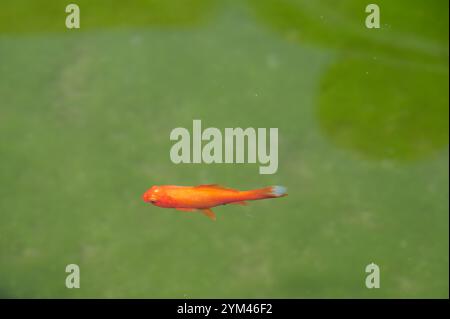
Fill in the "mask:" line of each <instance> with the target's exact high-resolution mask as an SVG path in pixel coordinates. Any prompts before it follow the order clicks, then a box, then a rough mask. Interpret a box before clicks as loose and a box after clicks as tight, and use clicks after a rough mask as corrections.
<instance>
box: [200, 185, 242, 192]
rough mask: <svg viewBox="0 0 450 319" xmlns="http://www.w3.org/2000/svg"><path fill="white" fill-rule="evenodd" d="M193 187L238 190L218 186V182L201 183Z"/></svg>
mask: <svg viewBox="0 0 450 319" xmlns="http://www.w3.org/2000/svg"><path fill="white" fill-rule="evenodd" d="M195 188H210V189H211V188H214V189H221V190H227V191H234V192H238V190H237V189H233V188H227V187H223V186H220V185H219V184H203V185H198V186H195Z"/></svg>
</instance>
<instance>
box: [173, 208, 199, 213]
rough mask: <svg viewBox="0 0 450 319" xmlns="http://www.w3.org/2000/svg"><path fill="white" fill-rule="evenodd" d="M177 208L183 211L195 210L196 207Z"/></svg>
mask: <svg viewBox="0 0 450 319" xmlns="http://www.w3.org/2000/svg"><path fill="white" fill-rule="evenodd" d="M175 209H176V210H179V211H181V212H193V211H194V210H195V208H180V207H179V208H175Z"/></svg>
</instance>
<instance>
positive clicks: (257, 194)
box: [242, 185, 287, 200]
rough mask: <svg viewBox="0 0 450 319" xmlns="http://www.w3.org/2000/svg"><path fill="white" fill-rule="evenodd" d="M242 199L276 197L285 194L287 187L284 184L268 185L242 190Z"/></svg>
mask: <svg viewBox="0 0 450 319" xmlns="http://www.w3.org/2000/svg"><path fill="white" fill-rule="evenodd" d="M242 193H243V194H242V195H243V200H258V199H265V198H278V197H283V196H287V188H286V187H284V186H278V185H277V186H269V187H264V188H260V189H254V190H251V191H245V192H242Z"/></svg>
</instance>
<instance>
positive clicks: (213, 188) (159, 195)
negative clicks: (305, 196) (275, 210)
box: [142, 184, 287, 220]
mask: <svg viewBox="0 0 450 319" xmlns="http://www.w3.org/2000/svg"><path fill="white" fill-rule="evenodd" d="M286 195H287V193H286V188H285V187H283V186H269V187H265V188H261V189H255V190H249V191H239V190H236V189H232V188H225V187H222V186H219V185H216V184H211V185H199V186H192V187H191V186H174V185H163V186H153V187H151V188H150V189H148V190H147V191H146V192H145V193H144V195H143V196H142V198H143V199H144V201H145V202H147V203H152V204H153V205H155V206H159V207H163V208H175V209H177V210H180V211H184V212H193V211H200V212H202V213H203V214H205V215H206V216H208V217H209V218H211V219H212V220H216V215H215V214H214V212H213V211H212V210H211V207H215V206H219V205H226V204H237V205H246V203H245V201H247V200H258V199H266V198H277V197H283V196H286Z"/></svg>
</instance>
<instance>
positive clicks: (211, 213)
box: [201, 208, 216, 220]
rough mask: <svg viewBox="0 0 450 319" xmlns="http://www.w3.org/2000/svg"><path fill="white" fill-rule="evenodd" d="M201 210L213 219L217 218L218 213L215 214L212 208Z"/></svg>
mask: <svg viewBox="0 0 450 319" xmlns="http://www.w3.org/2000/svg"><path fill="white" fill-rule="evenodd" d="M201 211H202V213H203V214H204V215H205V216H208V217H209V218H211V219H212V220H216V214H214V212H213V211H212V210H211V209H210V208H204V209H201Z"/></svg>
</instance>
